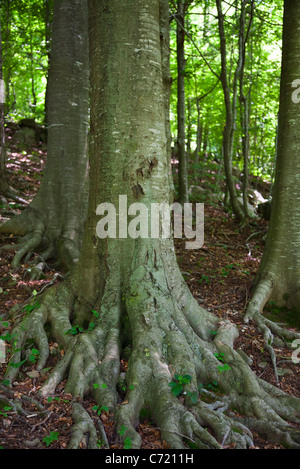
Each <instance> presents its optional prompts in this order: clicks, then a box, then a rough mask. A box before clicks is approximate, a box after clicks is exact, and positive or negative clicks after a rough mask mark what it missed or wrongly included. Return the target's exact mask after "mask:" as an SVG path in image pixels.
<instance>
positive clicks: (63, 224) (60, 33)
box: [1, 0, 89, 269]
mask: <svg viewBox="0 0 300 469" xmlns="http://www.w3.org/2000/svg"><path fill="white" fill-rule="evenodd" d="M88 76H89V65H88V35H87V6H86V2H85V1H79V0H77V1H71V0H56V1H55V2H54V12H53V40H52V50H51V65H50V71H49V85H48V96H47V101H48V109H47V118H48V151H47V163H46V168H45V172H44V177H43V180H42V183H41V186H40V189H39V192H38V194H37V196H36V198H35V199H34V200H33V202H32V203H31V204H30V206H29V207H28V208H27V209H26V210H25V211H24V212H23V213H22V214H21V215H20V216H19V217H16V218H13V219H12V220H10V221H8V222H7V223H6V224H5V225H3V226H2V227H1V232H2V233H10V232H13V233H15V234H16V235H21V236H23V239H22V241H21V245H20V248H19V250H18V252H17V254H16V255H15V258H14V260H13V263H12V265H13V267H17V266H18V265H19V264H20V262H21V260H22V259H23V258H24V257H25V259H27V260H28V258H29V256H30V255H31V254H32V253H33V252H36V251H37V250H38V251H39V252H41V257H42V258H43V260H45V261H46V260H47V259H51V258H56V259H58V260H59V261H60V263H61V264H62V265H63V267H65V268H66V269H70V268H71V267H72V265H73V264H74V262H76V261H77V260H78V256H79V250H80V245H81V238H82V230H83V225H84V220H85V216H86V204H87V170H88V156H87V131H88V106H89V85H88Z"/></svg>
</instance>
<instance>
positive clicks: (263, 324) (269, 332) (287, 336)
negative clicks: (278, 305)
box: [245, 274, 300, 383]
mask: <svg viewBox="0 0 300 469" xmlns="http://www.w3.org/2000/svg"><path fill="white" fill-rule="evenodd" d="M274 283H275V279H274V277H273V276H272V275H271V274H268V275H265V276H264V278H261V279H260V281H259V282H258V283H257V286H256V289H255V291H254V294H253V297H252V299H251V300H250V302H249V304H248V307H247V311H246V315H245V322H246V323H248V322H249V321H250V320H252V321H253V322H254V323H255V324H256V325H257V326H258V328H259V330H260V331H261V332H262V334H263V337H264V343H265V349H266V350H267V352H268V353H269V355H270V358H271V361H272V365H273V368H274V373H275V378H276V381H277V383H278V382H279V379H278V371H277V364H276V355H275V352H274V348H273V345H272V344H273V342H274V338H275V336H277V337H279V338H280V339H282V340H283V341H284V342H285V345H286V347H288V348H292V347H291V342H292V341H293V340H296V339H300V334H299V333H297V332H295V331H291V330H288V329H286V328H284V327H281V326H280V325H279V324H277V323H275V322H273V321H270V320H269V319H267V318H265V317H264V316H263V315H262V310H263V308H264V306H265V304H266V303H267V302H268V301H269V299H270V298H271V295H272V292H273V288H274Z"/></svg>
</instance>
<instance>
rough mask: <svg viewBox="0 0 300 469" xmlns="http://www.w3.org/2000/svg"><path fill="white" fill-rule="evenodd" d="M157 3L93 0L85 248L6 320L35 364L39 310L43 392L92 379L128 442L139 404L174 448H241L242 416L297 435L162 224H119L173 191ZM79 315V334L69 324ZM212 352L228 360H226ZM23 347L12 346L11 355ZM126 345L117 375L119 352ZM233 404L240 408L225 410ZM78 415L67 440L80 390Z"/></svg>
mask: <svg viewBox="0 0 300 469" xmlns="http://www.w3.org/2000/svg"><path fill="white" fill-rule="evenodd" d="M167 3H168V2H167V1H165V0H161V1H159V0H148V1H147V2H145V0H118V1H115V0H114V1H112V0H103V1H102V2H99V1H98V0H90V1H89V12H90V23H89V26H90V59H91V78H90V79H91V140H90V163H91V167H90V197H89V209H88V218H87V223H86V227H85V232H84V238H83V246H82V251H81V255H80V260H79V263H78V265H77V267H76V269H75V270H74V271H73V272H72V273H71V275H70V276H69V277H68V278H67V279H65V280H64V282H62V283H60V284H58V285H56V286H54V287H52V288H51V289H49V290H48V291H47V292H46V293H45V294H44V296H43V297H42V298H41V301H40V303H41V307H40V308H38V309H36V310H34V311H32V312H31V314H30V316H27V318H25V319H24V321H23V322H22V323H21V324H20V325H19V326H18V327H17V328H16V329H15V331H14V335H13V337H14V341H15V342H16V343H15V348H16V349H17V350H18V349H21V348H22V347H23V344H24V343H25V342H26V340H27V339H29V338H32V339H33V340H34V341H35V342H37V343H38V347H39V351H40V355H39V358H40V360H39V364H38V369H42V368H43V367H44V366H45V364H46V361H47V358H48V356H49V347H48V337H47V334H46V332H45V331H44V325H45V324H46V323H47V325H48V326H50V327H51V336H52V338H53V339H54V340H55V341H57V342H58V343H60V344H61V346H62V347H63V348H64V356H63V358H62V360H61V361H60V362H59V363H58V364H57V366H56V367H55V368H54V370H53V372H52V374H51V375H50V377H49V378H48V380H47V381H46V382H45V384H44V386H43V388H42V389H41V394H42V395H43V396H47V395H49V394H52V393H54V392H55V388H56V386H57V385H58V384H59V383H60V382H61V381H62V380H64V379H67V383H66V387H65V391H66V392H71V393H72V394H73V395H74V396H75V397H76V396H80V397H83V396H84V395H85V394H87V393H89V392H92V393H93V395H94V399H95V400H96V402H97V405H99V406H102V407H103V406H105V407H107V408H108V409H109V411H110V412H112V413H113V415H114V419H115V421H116V430H120V428H121V426H122V429H123V438H127V441H128V440H130V442H131V445H132V448H133V449H135V448H139V447H140V445H141V438H140V435H139V434H138V432H137V431H136V426H137V424H138V421H139V415H140V411H141V409H142V408H145V407H146V408H148V410H149V412H150V414H151V416H152V418H153V419H154V421H155V422H156V424H157V425H158V427H159V428H160V429H161V435H162V438H163V439H164V440H165V441H166V442H167V443H168V444H169V445H170V447H171V448H186V447H187V446H186V443H185V442H186V441H191V440H192V441H193V443H194V444H195V445H196V447H197V448H218V449H221V448H222V445H224V444H225V441H226V444H234V445H236V447H237V448H247V447H249V446H251V445H252V435H251V432H250V430H249V428H253V429H254V430H255V431H256V432H259V433H264V432H267V434H268V438H270V439H271V438H272V439H274V440H278V439H279V440H280V441H281V442H282V441H284V442H285V443H286V444H287V445H290V446H296V447H297V446H299V435H298V433H297V431H296V430H295V431H294V430H293V429H292V428H291V427H290V426H289V425H288V424H287V423H285V421H284V419H285V420H286V421H295V419H296V415H299V414H300V402H299V400H298V399H296V398H293V397H291V396H286V395H284V394H283V393H282V392H280V391H279V390H278V389H277V388H274V387H272V386H270V385H269V384H267V383H265V382H263V381H261V380H259V379H258V378H257V377H256V376H255V374H254V373H253V372H252V371H251V369H250V368H249V367H248V365H247V364H246V362H245V361H244V359H243V358H242V357H241V356H240V355H239V353H238V352H237V351H235V350H234V348H233V342H234V340H235V338H236V337H237V335H238V333H237V328H236V327H235V326H234V325H233V324H230V323H227V322H222V321H220V320H219V318H217V317H215V316H214V315H212V314H211V313H209V312H207V311H205V310H203V309H202V308H201V307H200V306H199V305H198V303H197V302H196V301H195V299H194V298H193V296H192V295H191V293H190V291H189V290H188V288H187V285H186V284H185V282H184V279H183V277H182V275H181V273H180V270H179V267H178V264H177V262H176V256H175V251H174V245H173V239H172V237H170V238H164V237H163V236H154V234H155V233H152V236H151V235H150V233H147V232H146V229H147V226H146V225H147V223H146V224H144V225H140V227H139V228H140V231H141V235H140V236H137V237H134V236H133V235H129V233H130V227H131V225H132V223H133V222H134V221H135V219H132V216H133V215H135V210H137V211H138V210H145V209H149V210H150V208H151V204H152V203H154V202H155V203H163V202H166V203H168V201H169V195H170V194H169V191H170V189H169V177H168V172H169V161H168V149H167V138H166V129H165V123H166V115H165V112H166V108H165V94H164V67H163V66H162V55H161V51H162V40H163V34H162V31H163V28H165V26H166V17H165V16H163V15H165V14H166V12H167V8H166V5H167ZM120 196H123V197H127V206H128V207H129V208H128V212H127V210H126V207H125V208H124V207H123V206H122V204H121V205H120V206H119V203H120V198H119V197H120ZM122 200H123V199H122ZM102 203H105V205H104V206H103V205H101V204H102ZM108 203H109V204H111V205H107V204H108ZM131 204H139V205H135V206H134V205H131ZM114 208H115V210H116V212H115V217H114V216H112V217H111V218H107V217H108V214H107V215H106V217H104V218H103V215H104V214H105V213H106V212H108V213H110V215H114V210H113V209H114ZM149 213H150V212H149ZM130 214H131V215H130ZM101 215H102V218H100V216H101ZM117 215H118V216H117ZM105 218H106V221H107V224H106V223H104V221H105ZM113 221H117V229H116V233H114V224H113V223H112V222H113ZM110 223H111V224H110ZM127 223H128V225H127ZM137 225H138V223H137ZM101 227H102V228H101ZM105 227H107V230H106V233H105V232H104V231H103V228H105ZM100 228H101V229H100ZM127 229H128V230H127ZM136 231H137V230H136ZM136 231H135V233H136ZM156 235H157V233H156ZM78 326H80V327H82V328H83V329H84V333H83V331H82V333H79V334H77V335H73V334H67V333H66V332H67V331H68V330H70V329H71V328H72V327H73V328H75V329H76V328H77V330H78V331H79V329H78ZM73 330H74V329H73ZM218 354H223V355H222V356H223V357H224V360H225V363H226V365H227V367H225V371H224V372H223V373H221V371H220V368H221V369H222V370H223V368H222V364H220V361H219V360H218V356H220V355H218ZM20 357H21V352H20V351H17V352H16V354H15V357H13V360H12V361H11V362H13V361H15V362H18V361H19V360H20ZM128 357H129V360H128V369H127V372H126V375H125V376H122V374H121V370H120V362H121V359H128ZM17 372H18V369H17V368H16V367H15V368H14V367H12V368H11V369H10V368H9V369H8V372H7V377H8V378H9V379H11V380H13V379H14V377H15V374H16V373H17ZM179 376H185V380H186V381H185V383H186V384H185V383H184V382H183V383H182V384H180V378H179ZM121 378H122V380H123V384H121V385H120V383H121ZM214 380H215V381H217V382H218V385H219V386H220V388H221V389H222V391H223V394H222V395H221V394H220V393H217V394H214V393H210V392H207V394H206V393H204V395H199V392H198V388H199V386H200V385H203V384H204V385H208V384H209V383H210V382H212V381H214ZM170 383H173V384H172V389H173V387H174V385H177V390H178V387H179V386H182V388H180V387H179V391H180V393H181V396H182V399H178V397H177V395H175V394H176V393H175V392H174V389H173V392H172V391H171V386H170ZM95 384H97V386H94V385H95ZM124 386H125V387H126V393H124V392H123V391H122V389H123V388H124ZM184 387H185V388H184ZM185 390H186V391H187V392H186V393H185V394H183V393H182V392H183V391H185ZM180 393H179V394H180ZM205 396H206V397H207V396H210V398H209V400H210V401H212V403H210V404H208V403H207V402H206V399H205ZM119 404H122V405H119ZM231 408H234V409H236V410H237V412H238V413H237V417H235V418H234V417H232V416H229V415H226V413H225V410H227V409H231ZM78 414H79V415H78ZM238 415H245V418H243V417H238ZM74 416H75V417H74V418H75V419H76V421H77V422H78V424H77V426H76V432H74V433H73V437H72V439H71V442H70V446H71V447H72V448H74V447H76V446H79V444H80V440H81V438H82V436H83V434H84V433H86V432H87V429H86V427H84V426H83V425H82V426H81V427H80V422H81V421H82V420H83V419H84V418H85V417H86V414H85V413H84V412H83V411H82V409H81V410H80V408H78V402H75V407H74ZM80 416H81V417H82V418H81V417H80ZM80 428H81V430H80ZM207 428H209V429H210V430H211V432H208V431H207ZM90 433H92V430H90ZM91 436H92V435H91ZM297 438H298V441H297Z"/></svg>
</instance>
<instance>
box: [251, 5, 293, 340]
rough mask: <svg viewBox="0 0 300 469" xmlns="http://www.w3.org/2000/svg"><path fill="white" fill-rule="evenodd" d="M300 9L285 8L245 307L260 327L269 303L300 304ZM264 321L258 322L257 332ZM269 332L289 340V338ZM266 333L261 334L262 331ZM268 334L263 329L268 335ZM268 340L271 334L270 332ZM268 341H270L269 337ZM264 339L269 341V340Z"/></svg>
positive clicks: (286, 6)
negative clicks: (276, 98)
mask: <svg viewBox="0 0 300 469" xmlns="http://www.w3.org/2000/svg"><path fill="white" fill-rule="evenodd" d="M299 27H300V5H299V3H298V2H293V1H292V0H286V1H285V3H284V20H283V47H282V73H281V88H280V106H279V122H278V146H277V158H276V171H275V182H274V187H273V192H272V210H271V219H270V224H269V229H268V235H267V241H266V247H265V251H264V255H263V258H262V261H261V264H260V268H259V271H258V274H257V277H256V281H255V286H254V289H253V296H252V299H251V301H250V303H249V305H248V309H247V315H246V317H247V318H248V319H251V318H252V319H255V320H257V321H259V322H260V323H262V321H263V317H262V316H261V312H262V311H263V308H264V306H265V304H266V303H267V301H268V300H273V301H275V302H276V304H277V305H278V306H285V307H287V308H290V309H295V310H296V311H299V300H300V276H299V269H300V257H299V252H300V237H299V232H300V231H299V223H300V211H299V176H300V136H299V132H298V129H299V125H300V118H299V109H300V108H299V106H300V104H299V99H298V94H299V92H298V91H297V86H296V88H295V83H296V85H297V84H298V83H299V81H296V80H299V77H300V46H299V41H297V34H298V30H299ZM298 88H299V87H298ZM265 322H266V321H263V323H262V327H263V325H264V324H265ZM267 325H268V326H269V327H270V329H271V330H273V331H274V332H277V333H279V332H280V334H282V335H283V336H286V337H287V338H291V337H289V335H287V334H288V332H287V331H284V330H281V329H279V328H278V327H277V328H275V327H274V325H273V324H272V323H270V322H267ZM265 329H266V328H265ZM267 331H268V329H266V334H267ZM269 335H271V333H270V332H269ZM271 339H272V336H271ZM271 339H270V338H269V340H271Z"/></svg>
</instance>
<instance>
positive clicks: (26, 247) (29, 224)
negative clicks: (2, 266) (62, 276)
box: [0, 206, 79, 280]
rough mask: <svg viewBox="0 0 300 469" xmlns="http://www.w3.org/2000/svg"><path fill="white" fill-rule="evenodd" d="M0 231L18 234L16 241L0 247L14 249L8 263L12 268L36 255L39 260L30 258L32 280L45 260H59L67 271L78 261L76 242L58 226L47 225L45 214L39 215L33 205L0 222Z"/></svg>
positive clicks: (39, 274)
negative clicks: (11, 258)
mask: <svg viewBox="0 0 300 469" xmlns="http://www.w3.org/2000/svg"><path fill="white" fill-rule="evenodd" d="M0 233H2V234H14V235H15V236H17V237H19V241H18V243H17V244H15V245H13V244H9V245H6V246H2V247H1V249H0V252H1V251H2V250H14V251H16V253H15V255H14V258H13V260H12V263H11V267H12V268H13V269H18V268H20V266H21V263H22V262H24V263H28V262H29V261H30V259H31V258H32V257H33V255H34V254H38V256H37V258H38V261H37V262H36V261H33V267H32V269H31V271H30V278H31V279H32V280H36V279H39V278H40V277H41V275H42V272H43V269H44V268H45V266H46V261H47V260H48V259H52V260H55V261H58V263H59V264H60V265H61V266H63V267H64V268H66V269H67V270H70V269H71V268H72V267H73V265H74V264H75V263H77V261H78V257H79V246H78V245H77V242H76V241H75V240H73V239H71V237H68V236H66V235H64V234H63V233H62V230H60V228H59V227H57V226H55V227H53V228H51V227H49V226H48V220H47V214H42V211H40V210H38V209H36V208H34V207H32V206H29V207H27V208H26V209H25V210H24V212H22V213H21V214H20V215H18V216H16V217H14V218H12V219H10V220H8V221H7V222H6V223H4V224H2V225H0ZM76 239H77V236H76ZM36 264H37V265H36Z"/></svg>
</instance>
